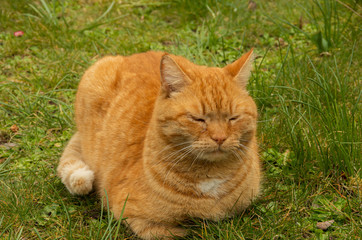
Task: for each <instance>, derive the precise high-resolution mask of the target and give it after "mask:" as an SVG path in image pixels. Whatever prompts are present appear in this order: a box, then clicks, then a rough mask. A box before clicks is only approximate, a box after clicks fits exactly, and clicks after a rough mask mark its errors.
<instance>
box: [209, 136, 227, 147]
mask: <svg viewBox="0 0 362 240" xmlns="http://www.w3.org/2000/svg"><path fill="white" fill-rule="evenodd" d="M226 138H227V137H226V136H225V135H214V136H212V137H211V139H212V140H214V141H215V142H216V143H217V144H219V145H221V144H223V143H224V142H225V140H226Z"/></svg>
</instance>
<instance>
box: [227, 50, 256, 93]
mask: <svg viewBox="0 0 362 240" xmlns="http://www.w3.org/2000/svg"><path fill="white" fill-rule="evenodd" d="M253 61H254V56H253V49H251V50H250V51H249V52H247V53H245V54H244V55H243V56H241V58H239V59H238V60H236V61H235V62H233V63H231V64H229V65H227V66H226V67H225V69H226V71H228V72H229V73H230V74H231V75H232V76H233V78H234V80H235V81H237V82H238V83H239V85H240V86H241V87H246V85H247V84H248V80H249V78H250V75H251V69H252V68H253Z"/></svg>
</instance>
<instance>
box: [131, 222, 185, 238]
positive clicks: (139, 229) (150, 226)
mask: <svg viewBox="0 0 362 240" xmlns="http://www.w3.org/2000/svg"><path fill="white" fill-rule="evenodd" d="M127 223H128V225H129V226H130V228H131V229H132V231H133V232H134V233H136V234H137V235H138V236H139V237H141V238H142V239H146V240H153V239H173V238H174V237H184V236H186V234H187V231H186V230H185V229H183V228H181V227H178V226H177V224H176V223H174V224H172V223H157V222H153V221H150V220H147V219H141V218H129V219H127Z"/></svg>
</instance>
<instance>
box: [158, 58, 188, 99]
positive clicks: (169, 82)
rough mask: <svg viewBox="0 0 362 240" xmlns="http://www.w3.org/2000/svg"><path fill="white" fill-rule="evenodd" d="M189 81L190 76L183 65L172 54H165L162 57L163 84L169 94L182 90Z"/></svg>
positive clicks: (163, 88)
mask: <svg viewBox="0 0 362 240" xmlns="http://www.w3.org/2000/svg"><path fill="white" fill-rule="evenodd" d="M187 82H188V77H187V75H186V74H185V73H184V71H182V69H181V67H180V66H179V65H178V64H177V63H176V62H175V61H174V60H173V59H172V57H171V56H170V55H167V54H166V55H164V56H163V57H162V59H161V85H162V90H163V91H165V93H166V94H167V96H168V97H170V96H171V95H172V94H173V93H176V92H180V91H181V89H182V88H183V87H184V86H185V85H186V84H187Z"/></svg>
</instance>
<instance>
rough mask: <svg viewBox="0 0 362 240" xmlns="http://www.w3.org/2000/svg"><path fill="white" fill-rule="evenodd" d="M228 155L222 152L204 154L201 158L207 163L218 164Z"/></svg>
mask: <svg viewBox="0 0 362 240" xmlns="http://www.w3.org/2000/svg"><path fill="white" fill-rule="evenodd" d="M228 157H229V154H228V153H227V152H225V151H222V150H215V151H210V152H204V153H203V155H202V158H203V159H204V160H206V161H209V162H219V161H224V160H226V159H228Z"/></svg>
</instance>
